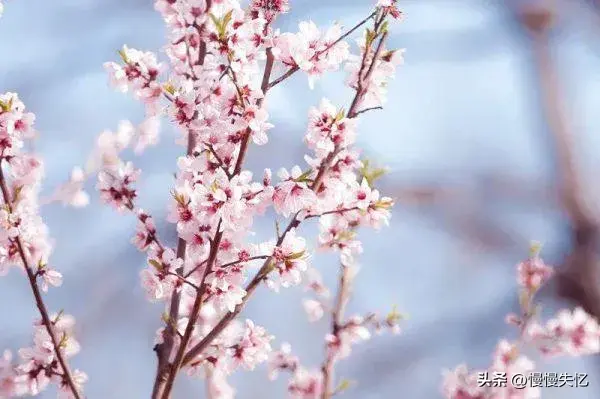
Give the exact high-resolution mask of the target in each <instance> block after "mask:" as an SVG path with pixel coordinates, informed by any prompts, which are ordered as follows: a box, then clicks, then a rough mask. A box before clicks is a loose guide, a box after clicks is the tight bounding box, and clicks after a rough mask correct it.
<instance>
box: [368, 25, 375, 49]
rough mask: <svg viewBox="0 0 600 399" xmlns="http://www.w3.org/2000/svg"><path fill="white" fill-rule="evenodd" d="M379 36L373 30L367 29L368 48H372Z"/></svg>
mask: <svg viewBox="0 0 600 399" xmlns="http://www.w3.org/2000/svg"><path fill="white" fill-rule="evenodd" d="M376 36H377V35H376V34H375V32H373V31H372V30H371V29H369V28H367V37H366V43H365V45H366V47H370V46H371V44H372V43H373V40H375V37H376Z"/></svg>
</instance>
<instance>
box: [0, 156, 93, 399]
mask: <svg viewBox="0 0 600 399" xmlns="http://www.w3.org/2000/svg"><path fill="white" fill-rule="evenodd" d="M0 188H1V189H2V197H3V198H4V203H5V204H6V206H7V207H8V211H9V212H11V213H12V211H13V208H12V200H11V195H10V193H9V191H8V187H7V185H6V179H5V177H4V172H3V170H2V164H1V162H0ZM15 242H16V244H17V250H18V251H19V257H20V258H21V262H23V268H24V269H25V272H26V273H27V279H28V280H29V286H30V287H31V291H32V292H33V297H34V299H35V304H36V306H37V308H38V310H39V312H40V315H41V317H42V323H43V324H44V327H45V328H46V331H47V332H48V335H49V336H50V340H51V341H52V348H53V349H54V353H55V354H56V358H57V359H58V362H59V363H60V366H61V367H62V369H63V378H64V380H65V381H66V383H67V385H68V387H69V390H70V391H71V393H72V394H73V396H74V397H75V399H80V398H81V396H80V394H79V391H78V390H77V387H76V386H75V382H74V381H73V377H72V375H71V372H70V370H69V366H68V365H67V362H66V360H65V358H64V356H63V354H62V352H61V351H60V342H59V340H58V339H57V338H56V333H55V332H54V328H53V323H52V321H51V320H50V316H49V315H48V309H47V308H46V305H45V303H44V299H43V298H42V295H41V293H40V289H39V287H38V285H37V280H36V274H35V273H34V272H33V270H32V269H31V266H30V264H29V260H28V259H27V256H26V255H25V250H24V249H23V243H22V241H21V237H20V236H17V237H16V238H15Z"/></svg>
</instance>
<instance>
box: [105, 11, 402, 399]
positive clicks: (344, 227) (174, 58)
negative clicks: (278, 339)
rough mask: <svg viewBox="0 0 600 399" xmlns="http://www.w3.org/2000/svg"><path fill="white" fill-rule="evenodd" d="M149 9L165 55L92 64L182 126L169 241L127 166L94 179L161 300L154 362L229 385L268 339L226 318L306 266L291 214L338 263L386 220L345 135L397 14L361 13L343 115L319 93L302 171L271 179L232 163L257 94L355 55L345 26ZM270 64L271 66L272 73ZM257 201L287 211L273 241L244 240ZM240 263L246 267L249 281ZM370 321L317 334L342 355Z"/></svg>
mask: <svg viewBox="0 0 600 399" xmlns="http://www.w3.org/2000/svg"><path fill="white" fill-rule="evenodd" d="M155 8H156V10H158V11H159V12H160V13H161V15H162V16H163V19H164V21H165V23H166V25H167V29H168V38H169V44H168V45H167V46H166V47H165V49H164V52H165V54H166V55H167V57H168V63H162V62H159V61H158V57H157V56H155V55H154V54H153V53H151V52H147V51H141V50H137V49H133V48H130V47H127V46H124V47H123V49H122V50H121V51H120V56H121V60H120V62H108V63H106V64H105V68H106V70H107V72H108V73H109V76H110V81H111V83H112V85H113V86H114V87H115V88H116V89H117V90H119V91H122V92H130V93H132V94H133V96H134V97H135V98H137V99H139V100H141V101H143V102H144V103H145V104H146V108H147V114H148V118H157V117H160V116H166V117H167V118H169V119H170V120H171V121H172V122H173V123H174V124H175V126H176V127H177V128H178V130H179V132H180V133H181V140H180V141H179V143H181V144H183V145H185V146H186V155H185V156H182V157H180V158H179V160H178V162H177V166H178V172H177V174H176V179H175V186H174V188H173V189H172V200H171V202H170V204H169V206H168V218H167V219H168V221H169V222H171V223H174V224H175V226H176V229H177V233H178V238H179V241H178V243H177V247H176V248H175V247H168V246H167V245H165V244H163V243H161V241H160V240H159V238H158V236H157V232H156V227H155V222H154V220H153V218H152V217H151V216H150V215H148V214H147V213H146V212H144V211H143V210H141V209H138V208H137V207H136V205H135V199H136V191H135V188H134V187H133V184H134V183H135V180H136V179H137V178H138V175H139V174H138V172H137V170H136V169H135V168H133V166H132V165H131V164H130V163H127V162H125V161H120V162H119V164H120V165H121V168H120V169H119V170H118V171H115V170H108V171H107V168H106V166H104V167H101V168H100V172H99V183H98V189H99V190H100V192H101V195H102V197H103V198H104V200H105V202H107V203H109V204H111V205H113V206H115V207H116V208H117V209H119V210H127V209H129V210H131V211H133V213H134V214H135V215H136V217H137V218H138V227H137V231H136V235H135V237H134V239H133V242H134V243H135V245H136V246H137V247H138V249H140V250H141V251H143V252H145V253H146V255H147V260H148V266H147V267H146V268H145V269H143V270H142V271H141V279H142V285H143V287H144V289H145V291H146V293H147V296H148V299H149V300H151V301H155V302H156V301H164V302H166V313H165V315H164V317H163V319H164V320H165V322H166V325H165V326H164V327H162V328H161V329H159V330H158V332H157V339H156V342H155V344H156V345H157V346H156V348H157V353H158V355H159V363H160V361H161V358H162V359H163V360H162V361H163V362H165V360H164V359H165V358H166V359H167V361H166V362H174V363H179V365H178V367H181V366H183V367H187V368H188V372H190V373H191V374H200V375H202V376H204V377H206V378H207V379H208V380H209V381H210V383H209V385H210V386H211V387H213V388H214V389H215V390H217V391H219V392H226V393H227V392H228V393H232V392H233V391H232V389H229V388H226V377H227V376H228V375H229V374H231V372H233V371H234V370H235V369H236V368H237V367H239V366H240V365H243V366H244V367H245V368H253V367H254V366H256V364H258V363H259V362H262V361H264V360H266V359H267V357H268V353H269V352H270V351H271V348H270V344H268V340H262V341H260V340H259V341H260V342H262V343H261V344H257V343H251V342H253V341H252V340H248V339H245V338H244V337H246V336H248V335H255V330H256V329H259V330H261V329H262V328H260V327H257V326H255V324H254V323H252V322H246V323H245V324H240V323H236V322H232V321H231V319H232V318H233V317H235V316H236V315H237V313H239V311H240V310H241V308H242V307H243V306H244V305H245V301H247V300H248V298H249V296H250V295H251V294H252V292H253V291H254V290H255V289H256V287H257V286H258V285H259V284H260V283H263V282H264V283H265V285H266V286H268V287H269V288H271V289H272V290H274V291H278V290H280V289H281V288H288V287H291V286H297V285H299V284H301V283H302V282H303V281H305V280H306V278H307V276H308V275H310V274H311V273H313V271H314V269H313V268H311V267H310V256H309V244H308V243H307V240H306V239H305V238H304V237H302V236H301V233H300V229H299V226H300V224H301V223H302V222H303V221H304V220H307V219H312V218H316V219H319V224H320V226H321V234H320V236H319V242H318V245H319V247H320V248H322V249H329V250H336V251H340V254H341V262H342V264H343V265H344V266H345V267H346V266H347V267H351V265H352V264H353V263H354V259H355V257H356V256H357V255H358V254H359V253H360V252H361V251H362V247H361V244H360V241H359V240H358V239H357V238H356V235H355V231H356V230H357V229H358V228H359V227H360V226H372V227H375V228H379V227H381V226H383V225H386V224H387V223H388V222H389V218H390V215H391V213H390V209H391V206H392V205H393V201H392V200H391V198H388V197H385V196H381V195H380V194H379V192H378V191H377V190H376V189H374V188H373V187H372V186H371V184H370V183H369V182H368V180H367V178H366V177H365V176H364V175H363V174H362V172H363V171H364V169H365V165H364V163H363V161H362V160H361V159H360V151H359V150H358V149H357V148H355V147H354V143H355V140H356V129H357V119H358V118H357V117H358V115H359V114H360V113H361V112H362V111H364V110H366V108H368V107H369V105H370V104H371V103H372V102H373V100H372V97H375V98H377V99H378V101H379V102H378V104H379V105H381V104H383V102H384V101H385V96H384V93H385V82H386V81H387V80H389V79H390V78H391V77H392V73H391V72H393V70H394V69H395V66H397V65H399V61H400V60H401V54H402V52H401V51H398V52H395V51H387V50H386V51H385V52H382V48H384V44H383V40H384V39H385V35H387V22H386V18H387V17H388V16H390V15H391V16H393V17H397V16H399V14H397V13H396V12H395V11H396V10H397V9H396V5H395V2H389V4H388V3H385V4H377V6H376V9H375V11H374V12H373V13H372V14H371V16H370V17H369V18H367V19H366V20H365V21H363V23H361V24H364V23H366V22H369V21H370V22H373V27H372V28H370V29H369V30H368V32H370V33H369V35H370V37H371V38H372V42H371V43H369V44H368V45H363V46H362V48H360V49H359V50H360V51H361V55H360V56H359V57H358V58H359V59H360V60H361V61H360V62H359V64H360V67H361V70H359V71H354V70H353V66H352V65H353V64H352V63H350V64H348V67H347V68H348V70H349V71H350V75H351V77H350V78H349V80H348V85H349V86H350V87H351V88H353V89H354V91H355V93H356V94H355V99H354V101H353V105H352V107H351V108H350V109H349V110H347V111H345V110H343V109H341V108H340V107H337V106H335V105H334V104H332V103H331V102H330V101H328V100H326V99H324V100H323V101H321V104H320V105H319V107H315V108H313V109H311V111H310V114H309V123H308V128H307V132H306V144H307V146H308V149H309V150H310V153H309V154H307V155H306V157H305V160H306V162H307V165H306V167H305V168H302V167H301V166H299V165H294V166H292V167H291V168H289V169H286V168H281V169H280V170H279V171H278V173H277V178H278V180H275V179H274V177H273V173H272V171H271V170H270V169H266V170H265V171H264V173H263V174H262V176H260V177H259V178H256V177H255V176H254V174H253V173H251V172H250V171H248V170H245V169H244V159H245V155H246V152H247V151H248V148H249V146H250V145H251V144H252V143H253V144H255V145H259V146H260V145H264V144H265V143H267V142H268V138H269V134H270V131H271V130H272V129H273V127H274V125H273V124H272V123H271V122H270V121H269V114H268V111H267V96H266V95H267V92H268V91H269V89H270V88H271V87H273V86H274V85H276V84H279V83H280V82H282V81H283V80H285V79H286V78H287V77H289V76H290V75H291V74H293V73H295V72H297V71H302V72H304V73H306V74H307V75H308V77H309V84H310V86H311V87H312V86H313V85H314V83H315V81H316V79H317V78H319V77H321V76H322V75H324V74H325V73H327V72H332V71H337V70H339V69H340V68H341V67H342V66H343V64H344V63H345V62H346V61H349V60H354V58H352V57H351V55H350V51H351V47H350V44H349V43H348V42H347V41H346V40H345V38H346V36H347V33H344V30H343V28H342V27H341V26H339V25H334V26H332V27H330V28H328V29H326V30H322V29H320V28H318V27H317V26H316V25H315V24H314V23H313V22H301V23H300V25H299V31H298V32H297V33H288V32H284V33H281V32H280V31H279V30H277V29H274V27H273V24H274V22H275V20H276V18H277V16H278V15H279V14H282V13H285V12H288V11H289V4H288V2H287V1H274V0H270V1H262V0H255V1H252V2H251V4H250V6H249V8H247V9H244V8H242V7H241V5H240V3H239V2H238V1H235V0H224V1H218V2H217V1H209V0H198V1H189V0H188V1H167V0H157V1H156V2H155ZM167 65H168V66H167ZM277 70H282V71H283V72H282V74H281V75H280V77H279V78H276V79H271V75H272V74H273V73H274V72H275V71H277ZM357 82H360V85H357V84H356V83H357ZM152 141H153V142H155V141H156V140H152ZM124 146H125V145H121V146H120V147H119V146H117V147H119V149H120V148H121V147H124ZM109 169H110V168H109ZM270 207H272V209H273V210H274V211H275V212H276V213H277V214H278V215H279V216H281V217H283V218H288V219H289V224H288V226H287V227H286V228H285V229H284V230H283V231H279V229H278V231H277V234H276V236H275V238H273V239H272V240H267V241H264V242H254V243H253V242H249V241H248V239H249V238H250V236H249V234H248V233H249V232H250V231H251V228H252V226H253V224H254V220H255V219H256V218H257V217H259V216H261V215H263V214H264V213H265V212H266V210H267V209H268V208H270ZM253 268H258V271H257V272H256V273H255V274H254V277H252V278H251V277H250V276H248V274H249V272H250V271H251V270H252V269H253ZM307 303H308V302H307ZM314 304H316V305H315V306H316V307H315V309H317V308H318V307H320V306H322V304H321V302H319V301H315V302H314ZM305 306H306V305H305ZM174 308H175V309H177V311H176V312H173V309H174ZM383 324H385V323H381V322H377V321H376V317H374V316H372V315H370V316H368V317H365V318H361V317H358V316H357V317H355V318H350V319H349V320H348V321H347V323H346V325H345V326H343V328H342V327H341V328H340V331H338V332H336V334H334V335H332V336H331V337H328V340H329V341H334V340H336V339H337V340H341V342H340V343H339V344H333V343H332V342H329V343H328V346H330V347H333V346H336V345H337V346H339V347H340V348H342V352H344V353H346V352H347V351H348V350H347V346H348V345H349V344H350V343H353V342H355V341H356V337H361V336H362V337H363V338H364V337H366V333H364V332H363V330H364V329H366V328H367V326H369V325H372V326H375V325H378V326H382V325H383ZM392 324H394V323H392ZM261 331H262V330H261ZM190 348H191V349H190ZM188 349H189V350H188ZM170 359H172V360H170ZM200 371H202V372H200ZM167 373H168V372H167ZM168 377H170V378H173V377H174V376H172V375H171V376H168ZM167 379H168V378H167ZM168 384H169V382H167V385H168ZM215 384H216V385H215ZM219 387H220V388H219ZM292 391H293V389H292ZM226 393H222V394H220V395H222V397H227V395H228V394H226ZM219 397H221V396H219Z"/></svg>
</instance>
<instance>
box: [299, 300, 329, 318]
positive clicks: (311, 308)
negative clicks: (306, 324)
mask: <svg viewBox="0 0 600 399" xmlns="http://www.w3.org/2000/svg"><path fill="white" fill-rule="evenodd" d="M302 305H303V307H304V311H305V312H306V314H307V315H308V321H310V322H311V323H312V322H315V321H318V320H320V319H321V318H322V317H323V314H324V312H325V311H324V309H323V304H322V303H321V302H319V301H316V300H314V299H305V300H304V301H302Z"/></svg>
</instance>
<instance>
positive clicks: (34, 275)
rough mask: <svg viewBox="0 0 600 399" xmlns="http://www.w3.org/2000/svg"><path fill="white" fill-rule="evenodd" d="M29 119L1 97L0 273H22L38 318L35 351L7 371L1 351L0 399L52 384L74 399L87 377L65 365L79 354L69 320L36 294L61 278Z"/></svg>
mask: <svg viewBox="0 0 600 399" xmlns="http://www.w3.org/2000/svg"><path fill="white" fill-rule="evenodd" d="M34 120H35V116H34V115H33V114H32V113H28V112H25V105H24V104H23V103H22V102H21V101H20V100H19V98H18V96H17V95H16V94H15V93H4V94H2V95H0V189H1V191H2V199H3V204H2V209H1V210H0V274H2V275H3V274H6V273H7V272H8V270H9V267H10V265H18V266H20V267H21V268H22V269H23V270H24V271H25V274H26V276H27V280H28V282H29V286H30V288H31V291H32V293H33V296H34V301H35V304H36V307H37V308H38V311H39V313H40V316H41V320H40V321H39V322H36V324H35V325H34V346H33V347H31V348H23V349H21V350H20V351H19V354H20V357H21V359H22V361H23V363H22V364H20V365H18V366H9V365H8V364H9V363H10V360H11V354H10V353H9V352H5V355H4V359H5V361H7V362H9V363H7V365H5V366H4V368H8V369H9V373H8V377H4V380H5V381H4V382H3V383H2V384H0V395H2V396H5V395H7V396H14V395H25V394H30V395H37V394H38V393H39V392H40V391H42V390H44V389H45V388H46V386H47V385H48V384H49V382H50V381H53V382H55V383H57V384H58V385H59V387H60V391H61V392H62V394H64V395H67V396H68V397H73V398H76V399H79V398H80V397H81V394H80V390H81V388H82V384H83V383H84V382H85V381H86V380H87V376H86V375H85V374H84V373H82V372H80V371H78V370H75V372H71V371H70V369H69V366H68V364H67V360H66V358H67V357H70V356H73V355H74V354H76V353H77V352H78V351H79V345H78V343H77V342H76V341H75V339H74V338H73V335H72V326H73V324H74V320H73V318H72V317H71V316H68V315H63V314H62V313H60V314H58V315H56V316H51V315H50V314H49V312H48V309H47V307H46V305H45V303H44V299H43V297H42V294H41V291H44V292H46V291H47V290H48V288H49V286H50V285H52V286H59V285H61V284H62V275H61V274H60V273H59V272H58V271H56V270H54V269H52V268H51V267H50V266H49V265H48V264H47V262H48V258H49V256H50V254H51V249H52V247H51V245H50V243H49V240H48V236H47V227H46V225H45V224H44V223H43V221H42V219H41V217H40V216H39V204H38V195H39V187H40V182H41V179H42V176H43V164H42V161H41V160H40V159H39V158H37V157H35V156H33V155H30V154H27V153H26V152H23V151H22V148H23V147H24V145H25V141H26V140H28V139H32V138H34V137H35V131H34V130H33V122H34ZM5 167H6V170H7V171H9V172H10V177H11V180H8V176H7V175H6V172H5V170H4V168H5ZM39 280H41V281H39Z"/></svg>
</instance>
